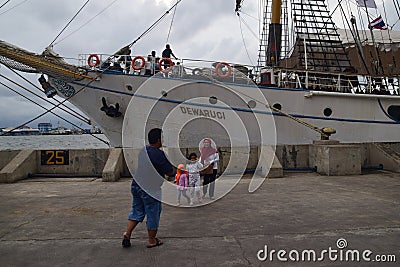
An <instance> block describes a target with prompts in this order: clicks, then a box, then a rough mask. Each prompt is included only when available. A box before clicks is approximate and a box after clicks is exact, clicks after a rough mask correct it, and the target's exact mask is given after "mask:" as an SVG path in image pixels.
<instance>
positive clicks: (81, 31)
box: [0, 0, 400, 128]
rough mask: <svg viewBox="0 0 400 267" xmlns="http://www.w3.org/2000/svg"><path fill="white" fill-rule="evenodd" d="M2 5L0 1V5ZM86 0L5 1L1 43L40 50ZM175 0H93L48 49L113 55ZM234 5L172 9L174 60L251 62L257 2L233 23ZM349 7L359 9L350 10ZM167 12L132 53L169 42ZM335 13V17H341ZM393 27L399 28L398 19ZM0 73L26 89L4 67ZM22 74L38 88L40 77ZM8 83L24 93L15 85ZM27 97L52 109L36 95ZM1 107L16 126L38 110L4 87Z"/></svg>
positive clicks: (391, 12)
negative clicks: (175, 58) (176, 58)
mask: <svg viewBox="0 0 400 267" xmlns="http://www.w3.org/2000/svg"><path fill="white" fill-rule="evenodd" d="M6 2H7V1H6V0H1V1H0V6H2V5H3V4H5V3H6ZM85 2H86V0H68V1H66V0H11V1H9V2H7V3H6V4H5V5H4V6H3V7H2V8H0V25H1V27H0V40H3V41H6V42H8V43H12V44H14V45H17V46H19V47H21V48H24V49H26V50H29V51H32V52H36V53H41V52H42V51H43V49H44V48H45V47H47V46H48V45H49V44H50V43H51V42H52V41H53V40H54V38H56V36H57V35H58V34H59V33H60V31H61V29H62V28H63V27H64V26H65V25H66V24H67V23H68V21H69V20H70V19H71V18H72V17H73V16H74V15H75V13H76V12H77V11H78V10H79V9H80V8H81V7H82V5H83V4H84V3H85ZM175 2H176V0H91V1H89V2H88V4H87V5H86V6H85V8H84V9H83V10H82V12H81V13H79V15H78V16H77V17H76V19H75V20H74V21H73V22H72V23H71V24H70V25H69V27H68V28H67V29H66V30H65V31H64V32H63V34H61V36H60V37H58V38H57V40H56V41H55V45H54V50H55V51H56V52H57V53H59V54H60V55H62V56H64V57H66V58H69V61H70V62H74V61H75V60H74V59H76V58H78V55H79V54H90V53H104V54H112V53H114V52H116V51H117V50H118V49H119V48H121V47H123V46H125V45H127V44H129V43H131V42H132V41H134V40H135V39H136V38H137V37H138V36H140V35H141V34H142V33H143V32H144V31H145V30H146V29H147V28H148V27H149V26H150V25H151V24H152V23H154V22H155V21H156V20H157V19H158V18H159V17H160V16H161V15H162V14H164V13H165V11H166V10H168V8H169V7H171V6H172V4H173V3H175ZM328 3H329V7H331V8H333V7H335V5H336V3H337V0H329V1H328ZM349 3H350V7H352V8H354V6H355V4H354V3H355V1H354V0H351V1H349ZM376 3H377V5H378V7H379V9H378V11H375V10H372V11H371V13H372V15H376V14H377V12H378V13H379V14H382V15H383V16H384V15H385V10H384V9H383V3H385V8H386V14H387V16H388V17H389V20H388V24H390V25H393V24H395V23H396V22H397V20H398V15H397V13H396V12H395V9H394V8H393V1H392V0H384V1H383V0H376ZM107 7H108V8H107ZM234 8H235V0H203V1H199V0H183V1H182V2H181V3H180V4H179V5H178V6H177V9H176V13H175V16H174V20H173V25H172V28H171V32H170V35H169V39H168V43H170V44H171V47H172V49H173V51H174V53H175V55H176V56H177V57H179V58H193V59H205V60H218V61H227V62H237V63H241V64H255V63H256V62H257V55H258V39H257V36H256V35H257V34H258V20H257V18H258V17H259V11H258V10H259V1H257V0H245V1H244V3H243V8H242V11H243V13H242V15H241V16H242V23H239V19H238V17H237V16H236V15H235V12H234ZM354 12H357V11H356V10H355V9H354ZM173 13H174V12H173V11H172V12H170V14H169V15H168V16H166V17H165V19H164V20H162V21H161V23H160V24H159V25H158V26H157V27H156V28H155V29H154V30H153V31H151V32H150V33H149V34H147V35H145V36H143V37H142V38H141V39H140V40H139V41H138V42H137V43H136V44H135V45H134V46H133V48H132V55H147V54H149V53H150V51H151V50H156V51H157V53H158V54H161V51H162V49H163V47H164V46H165V43H166V42H167V37H168V33H169V29H170V25H171V20H172V18H173ZM335 17H337V18H340V16H339V14H337V15H335ZM339 24H340V23H339ZM248 26H249V27H248ZM339 26H340V25H339ZM241 28H242V31H241ZM249 28H251V30H250V29H249ZM394 29H396V30H399V29H400V22H398V23H397V24H396V26H395V27H394ZM242 33H243V36H244V40H243V39H242ZM74 63H76V62H74ZM0 73H1V74H2V75H5V76H8V77H10V78H12V79H15V80H16V81H18V82H19V83H21V84H23V85H25V86H27V87H29V88H32V86H29V85H27V84H26V83H25V82H23V81H22V80H21V79H20V78H17V77H16V76H15V75H14V74H12V73H10V72H9V71H8V70H7V68H6V67H4V66H2V65H1V66H0ZM24 75H25V76H26V77H28V78H29V79H30V80H32V81H34V82H35V83H36V84H37V85H39V84H38V82H37V78H38V75H34V74H24ZM0 82H2V83H5V84H9V83H8V82H5V81H4V79H3V78H0ZM10 86H11V87H12V88H13V89H16V90H18V91H19V92H21V93H23V94H24V95H27V96H30V95H29V94H28V93H26V92H23V91H22V90H20V89H18V87H17V86H15V85H10ZM33 99H34V100H35V101H37V102H39V103H41V104H43V105H45V106H46V107H50V105H48V104H45V103H44V102H43V101H42V100H40V99H38V98H36V97H33ZM0 109H1V112H0V128H1V127H8V126H16V125H19V124H22V123H24V122H26V121H28V120H30V119H32V118H33V117H35V116H37V115H39V114H41V113H43V109H42V108H40V107H37V106H36V105H34V104H32V103H30V102H28V101H27V100H25V99H23V98H22V97H20V96H18V95H16V94H15V93H13V92H10V91H9V90H8V89H7V88H5V87H4V86H2V85H0ZM57 113H58V114H60V115H62V116H63V117H65V118H67V119H68V120H72V121H74V122H76V123H77V124H78V125H80V126H82V127H84V128H86V127H87V125H86V124H82V123H80V122H79V121H77V120H75V119H73V118H71V116H70V115H64V113H62V112H57ZM43 121H44V122H48V121H51V122H52V123H53V125H56V124H57V122H58V121H60V123H61V124H63V125H65V126H67V127H69V128H70V127H71V125H68V124H67V123H65V122H63V121H62V120H61V119H59V118H57V117H55V116H53V115H46V116H44V117H42V118H40V119H38V120H36V121H34V122H33V123H31V124H29V125H30V126H32V127H37V123H38V122H43Z"/></svg>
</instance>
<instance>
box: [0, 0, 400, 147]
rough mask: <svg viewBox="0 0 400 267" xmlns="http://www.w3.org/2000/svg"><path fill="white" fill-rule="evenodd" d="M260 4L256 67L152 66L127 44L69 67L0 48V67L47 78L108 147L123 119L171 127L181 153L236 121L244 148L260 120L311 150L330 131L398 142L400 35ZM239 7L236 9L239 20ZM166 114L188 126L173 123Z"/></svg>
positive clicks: (118, 137) (302, 6) (295, 0)
mask: <svg viewBox="0 0 400 267" xmlns="http://www.w3.org/2000/svg"><path fill="white" fill-rule="evenodd" d="M178 2H180V1H178ZM264 2H265V6H263V7H262V8H263V10H262V12H263V14H264V22H263V26H264V28H263V31H262V34H261V38H260V51H259V54H260V57H259V62H258V65H257V66H243V65H238V64H235V63H234V62H220V61H218V60H215V61H204V60H191V59H180V60H171V59H169V58H161V59H159V60H157V59H156V58H152V57H149V56H147V55H131V54H130V53H129V52H130V47H131V45H132V44H130V45H128V46H126V47H124V48H123V49H121V50H120V51H119V52H117V53H116V54H114V55H105V54H95V53H93V54H87V55H80V57H81V64H80V65H78V66H75V65H71V64H69V63H67V62H65V61H64V60H63V59H62V58H61V57H59V56H58V55H57V54H55V53H53V52H52V51H51V50H50V49H47V50H46V51H45V52H44V53H43V54H40V55H38V54H35V53H31V52H28V51H25V50H23V49H21V48H18V47H15V46H13V45H11V44H8V43H6V42H5V41H1V42H0V62H1V63H2V64H4V65H6V66H8V67H11V68H13V69H16V70H20V71H25V72H34V73H42V74H44V75H46V76H44V77H43V79H41V85H42V87H43V89H44V90H46V94H47V95H48V96H50V97H51V96H53V95H54V94H57V95H58V96H60V97H62V98H64V99H66V100H67V101H69V102H71V103H73V104H74V105H75V106H76V107H78V108H79V109H80V110H81V111H82V112H84V113H85V114H86V115H87V116H88V117H90V119H91V120H92V122H94V123H95V124H96V125H98V126H99V127H100V128H101V131H102V132H103V133H104V134H105V135H106V136H107V137H108V139H109V140H110V142H111V146H113V147H121V146H122V144H123V142H122V132H123V124H124V119H125V123H127V122H126V118H127V116H130V117H133V118H132V120H133V121H134V122H136V123H138V124H140V123H141V122H142V124H143V126H144V127H145V128H146V129H147V128H149V127H153V126H158V127H162V126H163V125H164V123H165V121H168V120H170V121H171V123H175V124H174V127H176V128H179V129H180V130H181V132H180V133H179V134H180V138H181V141H180V142H183V146H185V142H187V145H190V144H192V143H191V142H192V141H193V140H201V137H202V136H203V137H204V136H205V135H213V137H214V139H216V140H219V139H221V140H223V139H226V136H227V135H230V133H227V131H228V130H229V129H228V130H227V128H229V126H230V125H231V124H235V121H237V123H238V124H243V125H244V128H245V134H247V135H248V136H249V142H250V144H258V143H259V140H260V138H262V137H261V135H262V134H263V131H264V129H265V127H266V126H265V125H260V123H264V122H265V123H267V124H270V123H272V124H273V126H271V125H269V126H268V128H271V127H272V128H275V129H276V137H275V136H269V137H267V138H266V140H267V142H268V143H275V142H276V143H277V144H309V143H311V142H312V141H313V140H316V139H320V138H321V136H322V138H325V139H326V138H329V135H330V134H331V133H333V132H334V131H333V129H334V130H335V131H336V133H335V134H334V135H333V137H332V138H333V139H335V140H339V141H341V142H349V143H360V142H398V141H400V135H399V130H400V97H399V93H400V89H399V86H400V84H399V83H400V82H399V77H400V50H399V47H400V32H398V31H393V30H389V29H384V28H382V27H381V28H382V29H375V28H377V27H379V26H381V25H382V24H379V25H378V24H373V23H375V22H373V21H372V20H371V22H370V26H371V29H367V30H360V29H358V28H357V21H356V20H355V19H354V18H351V19H350V14H348V18H349V21H350V24H349V25H350V26H351V29H348V30H341V29H338V27H337V26H336V24H335V23H334V22H333V20H332V16H331V13H330V11H329V10H328V9H327V5H326V1H324V0H308V1H303V0H292V1H286V0H272V1H264ZM245 3H246V2H243V1H236V8H237V12H239V13H240V10H241V6H242V5H245ZM231 7H232V3H230V5H229V6H227V8H231ZM365 9H366V10H368V9H370V8H369V7H365ZM289 22H290V23H289ZM377 25H378V26H377ZM132 99H134V101H133V102H134V103H135V104H136V105H138V106H141V105H142V106H141V108H143V107H146V106H147V105H154V106H152V107H151V109H149V110H148V113H149V114H144V113H141V112H140V110H137V109H135V108H137V107H134V106H131V107H130V106H129V103H130V102H131V101H132ZM131 105H132V104H131ZM230 113H234V114H236V115H234V116H231V114H230ZM171 114H174V116H175V115H176V116H178V115H179V116H183V117H185V118H186V119H187V121H186V122H184V125H177V124H179V122H177V121H176V119H171V118H170V115H171ZM179 116H178V117H179ZM235 116H236V117H235ZM260 118H261V119H260ZM239 121H240V122H239ZM141 126H142V125H140V127H141ZM232 129H234V128H232ZM196 134H198V135H199V136H196ZM272 135H273V134H272Z"/></svg>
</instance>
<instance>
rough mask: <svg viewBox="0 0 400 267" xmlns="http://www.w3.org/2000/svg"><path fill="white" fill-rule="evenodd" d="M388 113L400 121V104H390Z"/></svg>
mask: <svg viewBox="0 0 400 267" xmlns="http://www.w3.org/2000/svg"><path fill="white" fill-rule="evenodd" d="M388 114H389V115H390V117H392V118H393V119H394V120H396V121H400V106H393V105H392V106H390V107H389V108H388Z"/></svg>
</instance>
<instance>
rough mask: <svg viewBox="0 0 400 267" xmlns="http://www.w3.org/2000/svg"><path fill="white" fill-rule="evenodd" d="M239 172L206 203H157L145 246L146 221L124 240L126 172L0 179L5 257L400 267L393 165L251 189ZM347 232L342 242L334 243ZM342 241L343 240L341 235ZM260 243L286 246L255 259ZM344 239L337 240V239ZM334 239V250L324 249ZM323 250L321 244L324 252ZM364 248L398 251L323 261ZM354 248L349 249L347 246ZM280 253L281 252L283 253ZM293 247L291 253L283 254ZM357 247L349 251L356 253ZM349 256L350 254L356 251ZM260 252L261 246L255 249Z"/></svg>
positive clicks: (18, 262)
mask: <svg viewBox="0 0 400 267" xmlns="http://www.w3.org/2000/svg"><path fill="white" fill-rule="evenodd" d="M248 182H249V180H242V181H241V182H240V183H239V184H238V186H237V187H236V188H235V189H234V190H233V192H231V193H230V194H229V195H227V196H226V197H224V198H223V199H222V200H219V201H217V202H215V203H214V204H212V205H206V206H203V207H199V208H176V207H171V206H167V205H164V206H163V214H162V219H161V226H160V231H159V237H160V238H162V239H163V241H164V242H165V244H164V245H163V246H161V247H157V248H153V249H147V248H146V247H145V244H146V232H145V228H144V224H142V225H140V226H139V227H138V229H137V231H136V232H135V233H134V239H133V240H132V247H131V248H129V249H123V248H122V247H121V234H122V232H123V230H124V228H125V226H126V218H127V214H128V212H129V209H130V202H131V197H130V192H129V184H130V180H128V179H125V180H122V181H120V182H117V183H103V182H101V181H99V180H95V179H52V180H50V179H46V180H44V179H43V180H37V179H36V180H26V181H22V182H19V183H16V184H1V185H0V262H1V265H2V266H293V265H295V266H398V263H399V262H400V174H393V173H388V172H377V173H370V174H365V175H360V176H349V177H325V176H319V175H317V174H315V173H300V174H299V173H296V174H293V173H289V174H286V176H285V178H282V179H270V180H268V181H266V182H265V183H264V185H263V186H262V188H261V189H259V190H258V191H256V192H255V193H253V194H249V193H247V186H248ZM340 238H344V239H345V240H346V242H347V247H346V248H344V249H338V246H337V240H338V239H340ZM342 241H343V242H344V240H342ZM265 246H267V249H268V254H269V253H270V251H271V250H276V251H278V250H284V251H286V252H287V254H286V255H283V254H280V256H282V258H287V259H288V261H289V262H282V261H279V260H278V255H277V253H274V254H273V260H272V261H271V258H267V259H266V261H264V262H262V261H260V260H259V259H258V258H257V253H258V252H259V251H260V250H262V249H264V248H265ZM339 246H342V243H340V244H339ZM330 247H331V250H336V251H337V252H335V251H331V255H329V248H330ZM304 250H314V251H315V252H316V257H317V258H319V257H321V254H322V257H323V258H324V259H325V260H324V261H322V262H316V263H310V262H309V261H300V262H296V264H295V263H294V262H293V260H291V259H290V258H292V259H295V258H296V252H298V254H299V255H300V256H299V258H300V259H301V255H302V254H304V256H305V257H306V258H307V257H308V255H312V254H311V253H312V252H310V251H305V252H304ZM323 250H328V252H323ZM355 250H358V251H360V257H362V252H363V251H364V250H371V251H372V254H371V255H369V254H368V253H367V254H366V256H369V258H371V260H373V259H374V258H375V256H376V255H378V254H382V255H395V257H396V260H397V263H387V262H386V263H378V262H369V263H365V262H351V261H350V262H345V261H340V260H336V261H333V260H330V259H329V256H331V257H332V258H334V257H335V256H336V257H339V259H340V254H342V255H343V259H345V256H346V253H347V255H348V258H350V259H351V253H353V252H354V251H355ZM349 251H350V252H351V253H350V252H349ZM281 253H283V252H281ZM289 253H290V257H289ZM354 253H356V252H354ZM353 255H356V254H353ZM259 256H260V257H261V258H262V257H265V254H264V253H263V252H262V253H259Z"/></svg>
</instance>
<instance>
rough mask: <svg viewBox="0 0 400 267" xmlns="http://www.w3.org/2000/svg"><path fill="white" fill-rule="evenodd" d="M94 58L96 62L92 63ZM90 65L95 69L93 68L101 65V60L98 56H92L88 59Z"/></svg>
mask: <svg viewBox="0 0 400 267" xmlns="http://www.w3.org/2000/svg"><path fill="white" fill-rule="evenodd" d="M93 58H94V61H92V59H93ZM87 61H88V65H89V67H91V68H93V67H97V66H98V65H100V58H99V56H98V55H97V54H91V55H90V56H89V57H88V60H87Z"/></svg>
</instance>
